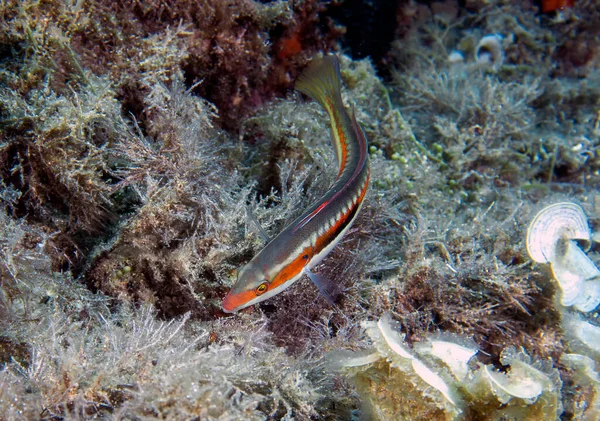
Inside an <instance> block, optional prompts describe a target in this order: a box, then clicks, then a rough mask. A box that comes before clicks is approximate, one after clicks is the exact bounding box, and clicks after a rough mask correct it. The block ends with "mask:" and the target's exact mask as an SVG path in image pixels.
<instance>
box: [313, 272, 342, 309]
mask: <svg viewBox="0 0 600 421" xmlns="http://www.w3.org/2000/svg"><path fill="white" fill-rule="evenodd" d="M306 274H307V275H308V277H309V278H310V280H311V281H312V282H313V284H315V285H316V286H317V288H318V289H319V292H320V293H321V295H323V297H324V298H325V301H327V303H328V304H329V305H330V306H332V307H334V306H335V301H336V299H337V298H338V296H339V292H340V291H339V288H338V287H337V285H336V284H335V283H333V281H332V280H331V279H329V278H326V277H325V276H322V275H319V274H318V273H314V272H311V271H310V270H306Z"/></svg>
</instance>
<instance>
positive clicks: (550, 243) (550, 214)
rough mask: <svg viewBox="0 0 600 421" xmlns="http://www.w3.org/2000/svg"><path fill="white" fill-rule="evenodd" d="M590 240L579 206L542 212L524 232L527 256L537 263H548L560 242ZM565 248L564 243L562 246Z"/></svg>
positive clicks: (561, 205)
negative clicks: (565, 240) (525, 234)
mask: <svg viewBox="0 0 600 421" xmlns="http://www.w3.org/2000/svg"><path fill="white" fill-rule="evenodd" d="M562 239H568V240H584V241H586V242H587V244H588V245H589V243H590V239H591V232H590V227H589V225H588V222H587V217H586V215H585V213H584V212H583V209H581V206H579V205H577V204H575V203H571V202H562V203H555V204H553V205H550V206H547V207H545V208H544V209H542V210H541V211H540V212H539V213H538V214H537V215H536V216H535V217H534V218H533V221H531V223H530V224H529V228H527V240H526V243H527V253H529V257H531V259H532V260H533V261H535V262H538V263H551V262H554V261H555V260H556V255H557V253H560V250H557V249H559V247H560V244H561V243H560V240H562ZM563 244H564V243H563Z"/></svg>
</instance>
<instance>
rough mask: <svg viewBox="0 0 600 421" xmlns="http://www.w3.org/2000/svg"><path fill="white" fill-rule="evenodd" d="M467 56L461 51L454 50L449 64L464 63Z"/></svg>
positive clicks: (449, 56) (450, 55) (449, 58)
mask: <svg viewBox="0 0 600 421" xmlns="http://www.w3.org/2000/svg"><path fill="white" fill-rule="evenodd" d="M464 61H465V56H464V55H463V53H461V52H460V51H457V50H454V51H452V52H451V53H450V54H449V55H448V63H450V64H457V63H464Z"/></svg>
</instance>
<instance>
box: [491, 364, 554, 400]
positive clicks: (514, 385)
mask: <svg viewBox="0 0 600 421" xmlns="http://www.w3.org/2000/svg"><path fill="white" fill-rule="evenodd" d="M489 367H490V366H489V365H486V366H485V367H484V372H485V374H486V375H487V377H488V379H490V381H491V384H492V386H493V388H494V391H495V392H496V394H497V396H498V398H499V399H500V400H501V401H502V402H503V403H506V402H508V401H509V400H510V397H511V396H514V397H516V398H521V399H526V400H529V401H535V399H537V397H538V396H540V395H541V394H542V392H543V391H544V386H543V384H542V383H541V382H539V381H538V380H536V379H534V378H532V377H528V376H527V375H522V374H521V373H519V374H518V375H517V374H512V373H509V374H504V373H499V372H497V371H493V370H490V368H489Z"/></svg>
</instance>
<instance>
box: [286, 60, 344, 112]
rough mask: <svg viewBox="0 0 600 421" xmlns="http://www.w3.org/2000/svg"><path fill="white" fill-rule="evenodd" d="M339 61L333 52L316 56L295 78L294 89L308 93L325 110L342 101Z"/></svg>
mask: <svg viewBox="0 0 600 421" xmlns="http://www.w3.org/2000/svg"><path fill="white" fill-rule="evenodd" d="M340 79H341V77H340V61H339V59H338V58H337V56H336V55H335V54H332V55H327V56H324V57H318V58H315V59H313V61H312V62H311V63H310V64H309V65H308V67H307V68H306V70H304V72H303V73H302V74H301V75H300V76H299V77H298V79H297V80H296V86H295V88H296V90H298V91H300V92H302V93H303V94H305V95H308V96H309V97H311V98H312V99H314V100H315V101H317V102H318V103H319V104H321V105H322V106H323V107H324V108H325V109H326V110H328V111H329V110H331V109H332V108H333V104H334V103H337V102H338V101H339V103H340V104H341V103H342V94H341V82H340Z"/></svg>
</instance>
